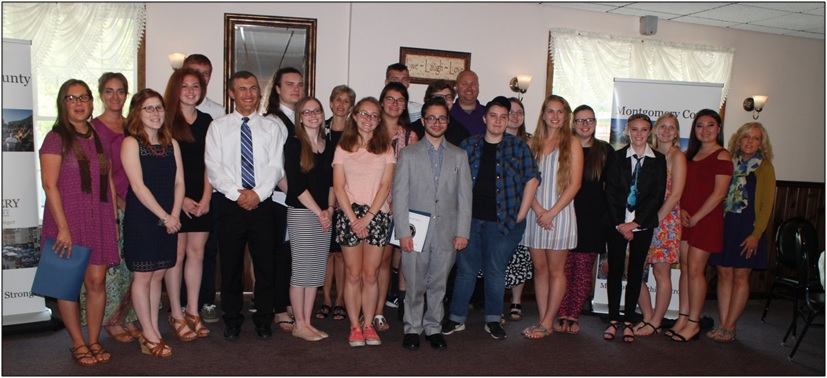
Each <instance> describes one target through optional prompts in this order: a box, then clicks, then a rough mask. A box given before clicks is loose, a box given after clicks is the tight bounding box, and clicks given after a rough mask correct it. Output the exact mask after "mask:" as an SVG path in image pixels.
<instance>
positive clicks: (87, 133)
mask: <svg viewBox="0 0 827 378" xmlns="http://www.w3.org/2000/svg"><path fill="white" fill-rule="evenodd" d="M74 131H75V135H77V136H79V137H81V138H83V139H89V137H90V136H92V126H87V129H86V132H85V133H83V134H81V133H79V132H78V130H77V129H74Z"/></svg>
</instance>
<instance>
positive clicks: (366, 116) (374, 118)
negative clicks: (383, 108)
mask: <svg viewBox="0 0 827 378" xmlns="http://www.w3.org/2000/svg"><path fill="white" fill-rule="evenodd" d="M357 114H358V115H359V117H361V118H362V119H369V120H371V121H378V120H379V118H380V117H382V116H381V115H379V113H373V114H371V113H368V112H367V111H365V110H363V111H361V112H359V113H357Z"/></svg>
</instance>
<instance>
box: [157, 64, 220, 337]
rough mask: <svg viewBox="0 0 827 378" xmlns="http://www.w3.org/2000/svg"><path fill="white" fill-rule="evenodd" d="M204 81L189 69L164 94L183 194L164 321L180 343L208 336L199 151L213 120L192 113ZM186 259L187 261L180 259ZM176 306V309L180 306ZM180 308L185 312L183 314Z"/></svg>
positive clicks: (206, 202) (206, 223) (203, 177)
mask: <svg viewBox="0 0 827 378" xmlns="http://www.w3.org/2000/svg"><path fill="white" fill-rule="evenodd" d="M205 88H206V83H205V81H204V77H203V76H201V75H199V74H198V72H197V71H195V70H193V69H191V68H182V69H179V70H177V71H175V73H173V74H172V77H170V78H169V83H168V84H167V89H166V91H165V92H164V97H165V98H166V108H167V112H166V114H165V116H164V123H165V124H166V125H168V127H169V128H170V132H171V134H172V137H173V138H174V139H175V140H176V141H177V142H178V145H179V146H180V148H181V162H182V164H183V170H184V183H185V189H186V190H185V194H184V203H183V204H182V205H181V213H180V215H179V216H178V219H180V220H181V231H180V232H179V233H178V255H177V259H176V262H175V266H174V267H172V268H170V269H168V270H167V272H166V275H165V277H164V282H165V283H166V285H167V296H168V297H169V303H170V314H169V317H168V318H167V320H168V322H169V326H170V329H172V330H173V335H175V337H176V338H177V339H178V340H181V341H192V340H194V339H195V338H197V337H207V336H209V334H210V330H209V329H207V327H205V326H204V324H203V323H202V322H201V316H199V313H198V309H199V307H198V293H199V290H200V288H201V275H202V272H203V270H204V246H205V245H206V244H207V237H209V236H210V231H212V226H213V222H212V216H211V215H209V214H208V213H209V211H210V200H211V199H212V185H210V182H209V181H208V180H207V169H206V165H205V164H204V150H205V146H206V143H207V129H209V127H210V123H211V122H212V117H211V116H210V115H209V114H207V113H203V112H201V111H199V110H198V109H196V106H197V105H199V104H201V102H202V101H204V98H205V97H206V96H207V91H206V90H205ZM184 257H186V260H185V259H184ZM182 278H183V281H184V283H185V284H186V285H185V286H186V292H185V293H183V294H184V295H185V297H186V302H185V303H182V301H181V297H182V292H181V280H182ZM179 304H180V306H179ZM181 307H183V308H184V309H183V310H182V309H181Z"/></svg>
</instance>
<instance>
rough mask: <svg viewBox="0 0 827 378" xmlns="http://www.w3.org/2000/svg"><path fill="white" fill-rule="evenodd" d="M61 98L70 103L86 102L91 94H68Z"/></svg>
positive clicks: (90, 97)
mask: <svg viewBox="0 0 827 378" xmlns="http://www.w3.org/2000/svg"><path fill="white" fill-rule="evenodd" d="M63 99H64V100H66V101H67V102H70V103H72V104H76V103H77V102H78V101H80V102H84V103H86V102H89V100H91V99H92V96H89V95H80V96H72V95H68V96H65V97H63Z"/></svg>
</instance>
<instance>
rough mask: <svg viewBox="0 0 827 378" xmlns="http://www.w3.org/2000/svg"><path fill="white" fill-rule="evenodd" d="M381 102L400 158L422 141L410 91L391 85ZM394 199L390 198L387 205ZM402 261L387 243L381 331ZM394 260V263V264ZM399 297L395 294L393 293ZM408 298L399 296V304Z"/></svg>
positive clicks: (401, 286) (379, 308) (382, 275)
mask: <svg viewBox="0 0 827 378" xmlns="http://www.w3.org/2000/svg"><path fill="white" fill-rule="evenodd" d="M379 99H380V100H381V101H382V120H383V122H384V124H385V127H387V129H388V135H389V136H390V138H391V142H390V143H391V147H393V156H394V159H396V158H397V157H398V156H399V151H401V150H402V148H404V147H405V146H407V145H409V144H412V143H416V142H417V141H419V137H417V135H416V133H415V132H413V130H411V128H410V117H409V116H408V109H407V104H408V89H407V88H405V86H404V85H402V83H398V82H390V83H388V84H387V85H385V88H383V89H382V94H381V95H379ZM390 202H391V198H390V197H388V203H390ZM400 259H401V255H400V250H399V248H395V247H394V246H392V245H390V244H388V245H387V246H385V251H384V252H383V253H382V264H381V265H379V301H378V302H377V304H376V315H374V317H373V326H374V327H376V329H377V330H379V331H386V330H387V329H388V328H390V326H389V325H388V321H387V320H386V319H385V316H384V312H385V299H386V297H387V295H388V289H389V288H390V287H391V284H392V282H393V278H392V277H391V264H393V265H394V266H395V267H396V269H395V270H397V271H398V269H399V262H400ZM391 260H393V261H391ZM398 277H399V278H398V281H397V282H399V290H398V291H399V292H404V291H405V279H404V277H403V276H402V275H401V272H399V273H398ZM394 294H396V293H394ZM404 299H405V298H404V297H400V298H399V302H401V301H403V300H404Z"/></svg>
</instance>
